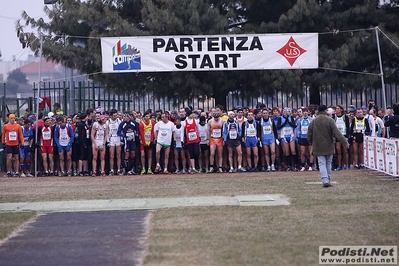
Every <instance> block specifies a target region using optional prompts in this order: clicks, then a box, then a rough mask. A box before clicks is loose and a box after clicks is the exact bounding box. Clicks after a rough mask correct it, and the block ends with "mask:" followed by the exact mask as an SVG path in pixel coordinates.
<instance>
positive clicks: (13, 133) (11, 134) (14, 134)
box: [8, 131, 17, 141]
mask: <svg viewBox="0 0 399 266" xmlns="http://www.w3.org/2000/svg"><path fill="white" fill-rule="evenodd" d="M8 139H9V140H10V141H15V140H17V132H16V131H9V132H8Z"/></svg>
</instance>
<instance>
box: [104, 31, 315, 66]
mask: <svg viewBox="0 0 399 266" xmlns="http://www.w3.org/2000/svg"><path fill="white" fill-rule="evenodd" d="M101 54H102V72H103V73H124V72H159V71H218V70H262V69H314V68H318V66H319V59H318V34H317V33H282V34H251V35H208V36H206V35H203V36H186V35H184V36H139V37H110V38H108V37H107V38H101Z"/></svg>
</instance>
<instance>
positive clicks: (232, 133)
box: [229, 130, 237, 139]
mask: <svg viewBox="0 0 399 266" xmlns="http://www.w3.org/2000/svg"><path fill="white" fill-rule="evenodd" d="M229 138H230V139H237V130H230V131H229Z"/></svg>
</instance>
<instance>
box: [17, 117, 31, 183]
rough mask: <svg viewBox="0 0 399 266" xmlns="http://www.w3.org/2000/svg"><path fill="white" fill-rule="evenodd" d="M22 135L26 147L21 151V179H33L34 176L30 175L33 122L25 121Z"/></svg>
mask: <svg viewBox="0 0 399 266" xmlns="http://www.w3.org/2000/svg"><path fill="white" fill-rule="evenodd" d="M22 133H23V135H24V147H23V148H22V149H21V150H20V167H19V169H20V171H21V177H25V176H28V177H32V174H31V173H30V162H31V149H32V147H33V129H32V121H31V120H29V119H25V121H24V126H23V127H22Z"/></svg>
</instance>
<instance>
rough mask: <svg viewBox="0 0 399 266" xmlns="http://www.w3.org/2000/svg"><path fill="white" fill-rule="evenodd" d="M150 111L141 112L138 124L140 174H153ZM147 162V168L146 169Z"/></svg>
mask: <svg viewBox="0 0 399 266" xmlns="http://www.w3.org/2000/svg"><path fill="white" fill-rule="evenodd" d="M150 117H151V116H150V113H149V112H145V113H144V114H143V121H141V122H140V124H139V133H140V152H141V167H142V168H141V172H140V174H141V175H144V174H149V175H152V174H154V173H153V172H152V170H151V168H152V150H153V149H154V126H155V121H154V120H151V119H150ZM146 162H147V170H146V167H145V166H146Z"/></svg>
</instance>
